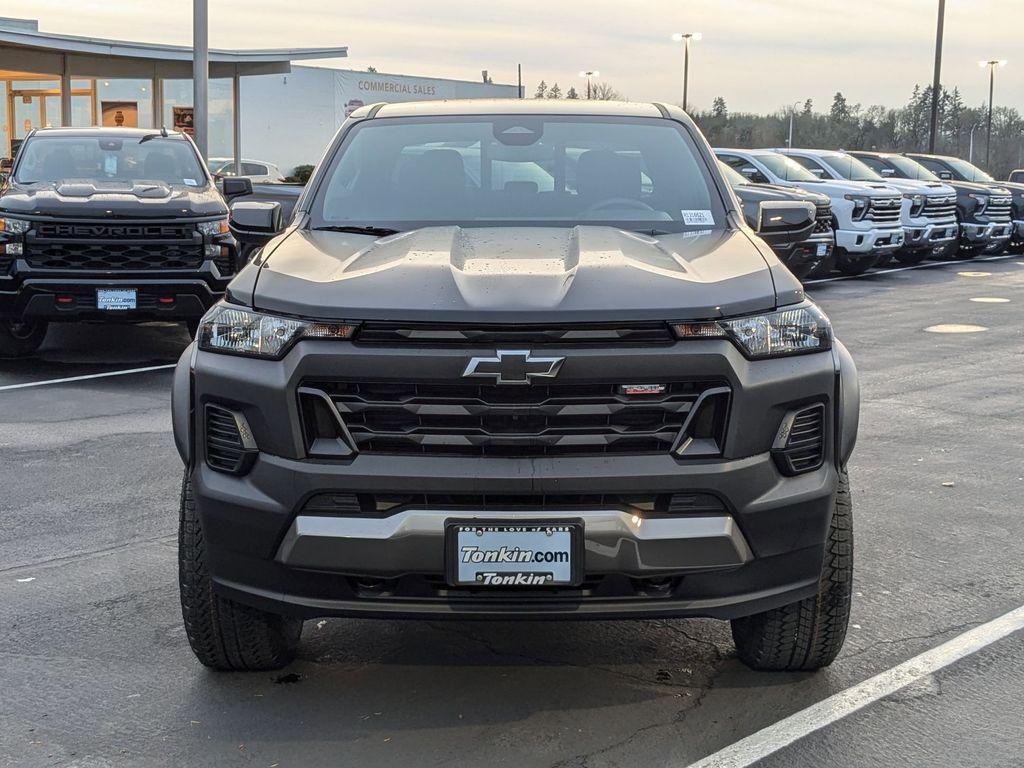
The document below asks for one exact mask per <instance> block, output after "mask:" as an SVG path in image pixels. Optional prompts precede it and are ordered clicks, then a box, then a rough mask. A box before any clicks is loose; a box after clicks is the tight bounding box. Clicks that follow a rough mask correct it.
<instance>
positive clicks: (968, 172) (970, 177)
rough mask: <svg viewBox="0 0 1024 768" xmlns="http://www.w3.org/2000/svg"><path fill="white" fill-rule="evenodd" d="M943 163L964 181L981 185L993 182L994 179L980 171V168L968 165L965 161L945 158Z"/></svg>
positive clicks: (956, 158) (957, 158)
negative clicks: (976, 182) (980, 183)
mask: <svg viewBox="0 0 1024 768" xmlns="http://www.w3.org/2000/svg"><path fill="white" fill-rule="evenodd" d="M945 161H946V164H947V165H949V166H950V167H952V168H953V170H955V171H956V172H957V173H958V174H960V176H961V177H962V178H963V179H964V181H980V182H983V183H984V182H993V181H995V179H994V178H992V177H991V176H989V175H988V174H987V173H985V172H984V171H983V170H981V168H979V167H978V166H976V165H972V164H971V163H968V162H967V161H966V160H961V159H960V158H959V157H947V158H945Z"/></svg>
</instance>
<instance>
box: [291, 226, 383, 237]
mask: <svg viewBox="0 0 1024 768" xmlns="http://www.w3.org/2000/svg"><path fill="white" fill-rule="evenodd" d="M310 229H313V230H316V231H318V232H351V233H352V234H355V235H374V236H375V237H387V236H388V235H397V234H398V233H399V232H401V231H402V230H400V229H391V228H390V227H360V226H356V225H352V226H339V225H333V224H332V225H327V226H323V227H310Z"/></svg>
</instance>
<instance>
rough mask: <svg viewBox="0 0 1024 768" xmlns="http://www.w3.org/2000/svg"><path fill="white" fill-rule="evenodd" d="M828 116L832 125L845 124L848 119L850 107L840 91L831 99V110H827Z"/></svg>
mask: <svg viewBox="0 0 1024 768" xmlns="http://www.w3.org/2000/svg"><path fill="white" fill-rule="evenodd" d="M828 116H829V119H830V120H832V122H833V123H845V122H846V121H847V120H849V119H850V105H849V104H848V103H847V102H846V97H845V96H843V94H842V93H841V92H840V91H836V95H835V96H834V97H833V99H832V108H831V109H830V110H829V112H828Z"/></svg>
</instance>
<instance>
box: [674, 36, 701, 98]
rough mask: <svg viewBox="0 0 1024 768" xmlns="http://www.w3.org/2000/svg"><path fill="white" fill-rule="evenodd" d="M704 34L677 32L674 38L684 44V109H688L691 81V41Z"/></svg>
mask: <svg viewBox="0 0 1024 768" xmlns="http://www.w3.org/2000/svg"><path fill="white" fill-rule="evenodd" d="M702 37H704V35H702V34H701V33H700V32H676V33H675V34H674V35H672V39H673V40H675V41H676V42H677V43H680V42H681V43H682V44H683V111H684V112H685V111H686V96H687V88H688V87H689V81H690V41H691V40H693V41H694V42H696V41H697V40H700V39H701V38H702Z"/></svg>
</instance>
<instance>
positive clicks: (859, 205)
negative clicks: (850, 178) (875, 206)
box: [845, 195, 871, 220]
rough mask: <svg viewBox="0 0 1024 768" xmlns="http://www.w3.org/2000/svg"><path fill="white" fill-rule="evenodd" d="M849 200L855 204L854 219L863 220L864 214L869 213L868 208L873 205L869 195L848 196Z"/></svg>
mask: <svg viewBox="0 0 1024 768" xmlns="http://www.w3.org/2000/svg"><path fill="white" fill-rule="evenodd" d="M845 197H846V199H847V200H849V201H851V202H852V203H853V218H854V219H858V220H859V219H863V218H864V214H866V213H867V212H868V206H869V205H870V204H871V198H870V197H868V196H867V195H846V196H845Z"/></svg>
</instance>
